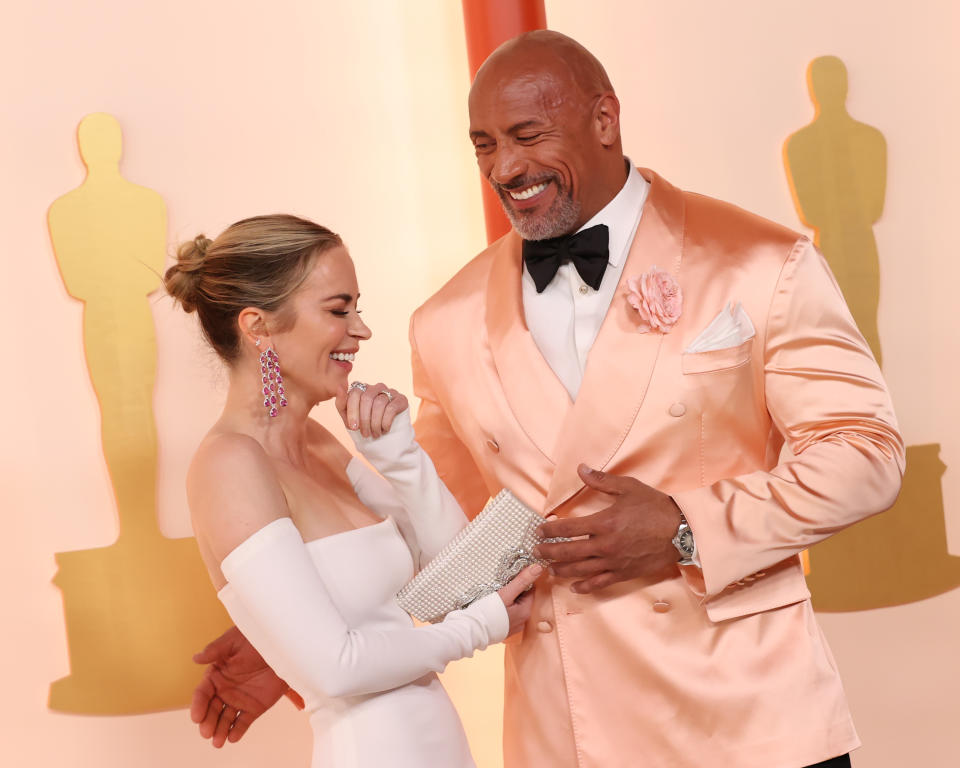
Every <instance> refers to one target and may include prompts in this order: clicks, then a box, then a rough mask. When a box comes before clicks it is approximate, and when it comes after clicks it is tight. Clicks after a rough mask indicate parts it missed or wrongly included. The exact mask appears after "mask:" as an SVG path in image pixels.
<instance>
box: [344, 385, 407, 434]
mask: <svg viewBox="0 0 960 768" xmlns="http://www.w3.org/2000/svg"><path fill="white" fill-rule="evenodd" d="M407 405H408V403H407V398H406V397H404V396H403V395H402V394H400V393H399V392H398V391H397V390H395V389H390V387H388V386H387V385H386V384H382V383H377V384H362V383H361V382H358V381H355V382H354V383H353V384H351V385H350V387H349V388H348V389H345V390H341V391H340V392H339V393H338V394H337V410H338V411H340V418H342V419H343V423H344V424H345V425H346V427H347V429H350V430H354V431H356V430H360V434H361V435H363V436H364V437H380V436H381V435H385V434H386V433H387V432H389V431H390V427H391V426H392V425H393V420H394V418H396V416H397V414H398V413H403V412H404V411H405V410H407Z"/></svg>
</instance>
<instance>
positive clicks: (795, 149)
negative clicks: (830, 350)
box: [783, 56, 960, 611]
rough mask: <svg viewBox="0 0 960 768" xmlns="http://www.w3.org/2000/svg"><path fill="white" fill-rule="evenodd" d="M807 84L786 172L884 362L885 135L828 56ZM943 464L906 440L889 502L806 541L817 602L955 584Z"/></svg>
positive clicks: (852, 605) (894, 601)
mask: <svg viewBox="0 0 960 768" xmlns="http://www.w3.org/2000/svg"><path fill="white" fill-rule="evenodd" d="M807 85H808V88H809V91H810V97H811V99H812V101H813V104H814V107H815V114H814V118H813V121H812V122H811V123H810V124H809V125H807V126H806V127H804V128H801V129H800V130H799V131H797V132H796V133H794V134H792V135H791V136H790V137H789V138H788V139H787V141H786V143H785V144H784V152H783V155H784V164H785V166H786V174H787V180H788V182H789V184H790V191H791V194H792V196H793V202H794V205H795V207H796V209H797V213H798V214H799V216H800V220H801V221H802V222H803V223H804V224H805V225H806V226H808V227H810V228H811V229H813V230H814V233H815V235H814V243H815V244H816V246H817V247H818V248H819V249H820V251H821V253H823V255H824V258H826V260H827V263H828V264H829V265H830V269H831V271H832V272H833V274H834V276H835V277H836V279H837V283H838V284H839V286H840V289H841V291H842V292H843V295H844V298H845V299H846V301H847V305H848V306H849V307H850V311H851V313H852V314H853V318H854V320H856V322H857V325H858V326H859V328H860V331H861V333H863V335H864V338H865V339H866V340H867V343H868V344H869V345H870V348H871V350H873V354H874V356H875V357H876V359H877V362H878V363H881V364H882V357H881V346H880V333H879V329H878V323H877V315H878V307H879V299H880V260H879V254H878V251H877V242H876V239H875V238H874V234H873V225H874V224H875V223H876V221H877V220H878V219H879V218H880V216H881V214H882V213H883V203H884V197H885V194H886V167H887V145H886V141H885V139H884V137H883V134H881V133H880V131H878V130H877V129H876V128H873V127H872V126H869V125H866V124H865V123H861V122H859V121H857V120H854V119H853V117H851V116H850V114H849V113H848V112H847V107H846V98H847V69H846V66H845V65H844V63H843V62H842V61H841V60H840V59H838V58H837V57H836V56H821V57H819V58H816V59H814V60H813V61H812V62H811V63H810V66H809V68H808V70H807ZM945 470H946V466H945V465H944V464H943V462H942V461H941V460H940V446H939V444H929V445H911V446H908V447H907V470H906V474H905V475H904V478H903V488H902V489H901V491H900V497H899V498H898V499H897V502H896V504H894V506H893V507H892V508H891V509H890V510H888V511H886V512H884V513H883V514H881V515H877V516H875V517H872V518H869V519H867V520H865V521H863V522H861V523H858V524H857V525H854V526H852V527H851V528H848V529H847V530H845V531H841V532H840V533H838V534H836V535H835V536H831V537H830V538H828V539H826V540H825V541H823V542H821V543H819V544H817V545H816V546H814V547H812V548H811V549H810V551H809V558H810V573H809V574H808V576H807V583H808V584H809V586H810V591H811V592H812V594H813V605H814V608H816V610H818V611H863V610H869V609H872V608H884V607H889V606H894V605H903V604H906V603H911V602H914V601H916V600H923V599H925V598H928V597H933V596H935V595H939V594H942V593H943V592H947V591H949V590H952V589H955V588H956V587H958V586H960V557H954V556H952V555H950V554H949V553H948V551H947V534H946V524H945V519H944V508H943V491H942V487H941V477H942V476H943V473H944V471H945Z"/></svg>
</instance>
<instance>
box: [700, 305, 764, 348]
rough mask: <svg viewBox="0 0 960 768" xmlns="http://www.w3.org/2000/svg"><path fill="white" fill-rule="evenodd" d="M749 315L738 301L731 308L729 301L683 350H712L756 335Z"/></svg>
mask: <svg viewBox="0 0 960 768" xmlns="http://www.w3.org/2000/svg"><path fill="white" fill-rule="evenodd" d="M756 333H757V332H756V330H754V327H753V323H751V322H750V317H749V316H748V315H747V313H746V312H744V310H743V306H742V305H741V304H740V302H739V301H738V302H737V303H736V305H735V306H734V307H733V308H732V309H731V307H730V302H727V306H725V307H724V308H723V309H721V310H720V313H719V314H718V315H717V316H716V317H715V318H713V320H711V321H710V325H708V326H707V327H706V328H704V329H703V330H702V331H701V332H700V335H699V336H697V338H695V339H694V340H693V342H692V343H691V344H690V346H689V347H687V349H686V350H685V352H713V351H715V350H718V349H728V348H729V347H736V346H739V345H740V344H743V342H745V341H747V340H748V339H752V338H753V337H754V336H756Z"/></svg>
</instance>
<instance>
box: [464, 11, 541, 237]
mask: <svg viewBox="0 0 960 768" xmlns="http://www.w3.org/2000/svg"><path fill="white" fill-rule="evenodd" d="M463 26H464V30H465V31H466V34H467V60H468V62H469V64H470V80H471V82H472V81H473V78H474V76H475V75H476V74H477V70H478V69H479V68H480V65H481V64H483V62H484V59H486V58H487V56H489V55H490V54H491V53H492V52H493V51H494V49H495V48H496V47H497V46H498V45H500V44H501V43H503V42H506V41H507V40H509V39H510V38H511V37H516V36H517V35H519V34H521V33H523V32H529V31H530V30H532V29H546V28H547V12H546V10H545V9H544V6H543V0H463ZM483 211H484V220H485V222H486V225H487V242H488V243H492V242H493V241H494V240H496V239H498V238H500V237H502V236H503V235H505V234H506V233H507V232H509V231H510V222H509V221H508V220H507V217H506V216H505V215H504V213H503V209H502V208H501V207H500V201H499V200H498V199H497V195H496V193H495V192H494V191H493V190H492V189H491V188H490V185H489V184H487V183H486V182H483Z"/></svg>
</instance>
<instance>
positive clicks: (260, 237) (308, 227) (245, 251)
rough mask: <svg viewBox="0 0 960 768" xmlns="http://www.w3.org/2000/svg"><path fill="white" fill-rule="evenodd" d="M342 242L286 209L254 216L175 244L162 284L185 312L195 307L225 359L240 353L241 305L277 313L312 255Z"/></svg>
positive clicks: (284, 322)
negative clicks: (209, 234)
mask: <svg viewBox="0 0 960 768" xmlns="http://www.w3.org/2000/svg"><path fill="white" fill-rule="evenodd" d="M339 245H343V242H342V241H341V240H340V236H339V235H337V234H335V233H334V232H331V231H330V230H329V229H327V228H326V227H322V226H320V225H319V224H315V223H314V222H312V221H308V220H307V219H301V218H298V217H297V216H290V215H288V214H282V213H281V214H274V215H271V216H254V217H253V218H250V219H243V220H242V221H238V222H237V223H235V224H231V225H230V226H229V227H227V228H226V229H225V230H224V231H223V232H222V233H221V234H220V235H219V236H218V237H217V238H216V239H215V240H210V239H209V238H207V237H205V236H203V235H198V236H197V237H195V238H194V239H193V240H191V241H189V242H186V243H183V244H182V245H181V246H180V247H179V248H178V249H177V263H176V264H174V265H173V266H172V267H170V269H168V270H167V272H166V274H165V275H164V279H163V282H164V286H165V287H166V289H167V293H169V294H170V295H171V296H172V297H173V298H174V299H175V300H176V301H177V302H178V303H179V304H180V306H182V307H183V309H184V311H186V312H194V311H195V312H196V313H197V315H198V316H199V318H200V327H201V328H202V329H203V335H204V336H205V337H206V339H207V341H209V342H210V346H212V347H213V349H214V350H215V351H216V353H217V354H218V355H219V356H220V357H221V358H222V359H223V360H224V361H226V362H227V363H230V362H232V361H233V360H235V359H236V358H237V356H238V355H239V354H240V330H239V328H238V327H237V316H238V315H239V314H240V311H241V310H242V309H244V308H245V307H255V308H257V309H262V310H265V311H268V312H279V313H280V314H279V318H280V321H281V325H289V324H291V323H292V322H293V320H294V318H293V316H292V315H291V316H289V317H284V314H283V309H284V304H285V302H286V300H287V299H288V298H289V297H290V295H291V294H292V293H293V292H294V291H295V290H297V288H299V287H300V284H301V283H302V282H303V281H304V280H305V279H306V277H307V274H308V273H309V272H310V268H311V267H312V266H313V263H314V260H315V259H316V257H317V256H318V255H319V254H321V253H323V252H324V251H326V250H329V249H330V248H334V247H336V246H339Z"/></svg>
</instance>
